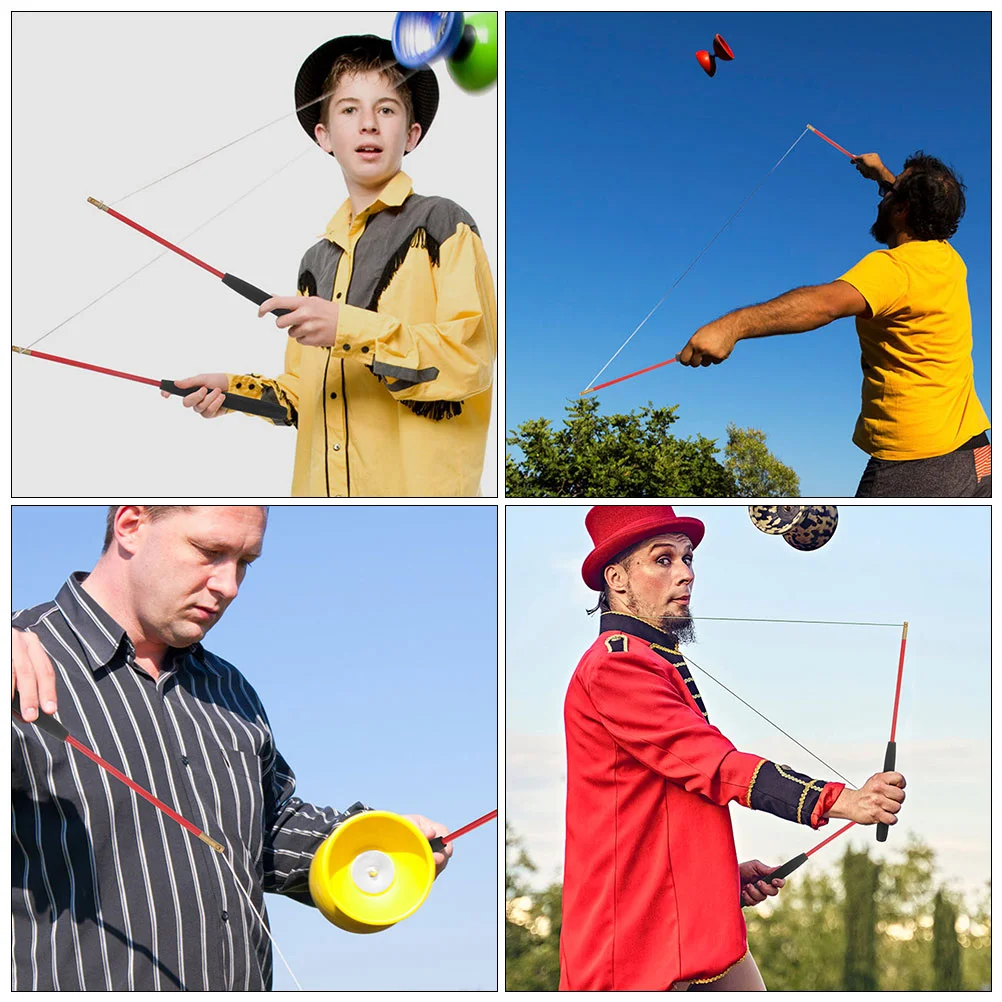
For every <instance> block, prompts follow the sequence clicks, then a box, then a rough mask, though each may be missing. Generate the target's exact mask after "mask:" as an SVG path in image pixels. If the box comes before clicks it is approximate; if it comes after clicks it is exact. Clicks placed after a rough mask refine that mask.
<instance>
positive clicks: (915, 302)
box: [841, 240, 991, 460]
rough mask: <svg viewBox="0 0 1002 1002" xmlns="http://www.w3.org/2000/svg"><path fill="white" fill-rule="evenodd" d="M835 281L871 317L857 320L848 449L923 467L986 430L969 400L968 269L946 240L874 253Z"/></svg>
mask: <svg viewBox="0 0 1002 1002" xmlns="http://www.w3.org/2000/svg"><path fill="white" fill-rule="evenodd" d="M841 280H842V281H843V282H848V283H849V284H850V285H852V286H853V288H855V289H857V290H858V291H859V293H860V294H861V295H862V296H863V298H864V299H865V300H866V302H867V304H868V305H869V307H870V310H871V311H872V313H873V317H872V318H870V319H863V318H862V317H857V318H856V333H857V334H858V335H859V346H860V349H861V351H862V358H861V362H862V366H863V403H862V408H861V410H860V415H859V419H858V420H857V422H856V430H855V432H854V433H853V436H852V440H853V442H855V443H856V445H858V446H859V447H860V448H861V449H862V450H863V451H864V452H868V453H869V454H870V455H871V456H874V457H875V458H876V459H895V460H902V459H929V458H931V457H932V456H944V455H946V454H947V453H948V452H953V450H954V449H957V448H959V447H960V446H961V445H963V444H964V443H965V442H967V441H968V440H969V439H971V438H973V437H974V436H975V435H978V434H980V433H981V432H983V431H986V430H987V429H988V428H989V427H991V425H990V423H989V421H988V417H987V415H986V414H985V412H984V408H982V406H981V403H980V401H979V400H978V397H977V394H976V393H975V392H974V362H973V360H972V358H971V349H972V347H973V339H972V337H971V306H970V303H969V302H968V299H967V266H966V265H965V264H964V262H963V259H962V258H961V257H960V255H959V254H958V253H957V252H956V251H955V250H954V249H953V248H952V247H951V246H950V245H949V244H948V243H947V242H946V241H945V240H912V241H909V242H908V243H905V244H902V245H901V246H900V247H894V248H892V249H890V250H878V251H874V252H873V253H872V254H867V255H866V257H864V258H863V260H862V261H860V262H859V264H857V265H855V266H854V267H853V268H850V269H849V271H847V272H846V273H845V274H844V275H842V276H841Z"/></svg>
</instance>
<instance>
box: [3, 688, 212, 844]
mask: <svg viewBox="0 0 1002 1002" xmlns="http://www.w3.org/2000/svg"><path fill="white" fill-rule="evenodd" d="M11 711H12V712H13V713H14V715H15V716H16V717H17V719H18V720H20V721H21V723H22V724H24V723H27V721H26V720H25V719H24V718H23V717H22V716H21V700H20V697H19V696H18V694H17V693H14V701H13V705H12V706H11ZM32 723H33V724H34V725H35V726H36V727H37V728H38V729H39V730H41V731H45V733H46V734H51V735H52V737H54V738H58V739H59V740H60V741H65V742H66V744H68V745H69V746H70V747H71V748H75V749H76V750H77V751H78V752H80V753H81V754H83V755H86V756H87V758H89V759H90V760H91V761H92V762H96V763H97V764H98V765H99V766H100V767H101V768H102V769H104V770H105V772H109V773H111V775H112V776H114V777H115V779H117V780H120V781H121V782H123V783H125V785H126V786H127V787H128V788H129V789H130V790H132V791H133V792H134V793H138V794H139V796H140V797H142V798H143V799H144V800H147V801H149V802H150V803H151V804H152V805H153V806H154V807H155V808H156V809H157V810H158V811H162V812H163V813H164V814H166V815H167V817H169V818H171V819H172V820H174V821H176V822H177V823H178V824H179V825H180V826H181V827H182V828H186V829H187V830H188V831H190V832H191V834H192V835H194V836H195V837H196V838H198V839H201V841H203V842H204V843H205V844H206V845H208V846H211V847H212V848H213V849H215V850H216V852H219V853H222V852H224V851H225V850H224V849H223V847H222V846H221V845H220V844H219V843H218V842H217V841H216V840H215V839H213V838H210V837H209V836H208V835H206V834H205V832H203V831H202V830H201V829H200V828H198V827H196V826H195V825H193V824H192V823H191V822H190V821H189V820H188V819H187V818H183V817H181V815H180V814H178V813H177V811H175V810H174V809H173V808H171V807H168V806H167V805H166V804H165V803H164V802H163V801H162V800H159V799H158V798H156V797H154V796H153V794H152V793H150V792H149V790H144V789H143V787H141V786H140V785H139V784H138V783H136V782H134V781H133V780H131V779H129V777H128V776H126V775H125V773H124V772H120V771H119V770H118V769H116V768H115V767H114V766H113V765H112V764H111V763H110V762H106V761H105V760H104V759H103V758H101V756H100V755H98V754H97V752H93V751H91V750H90V748H88V747H87V746H86V745H85V744H83V742H81V741H78V740H77V739H76V738H75V737H73V735H72V734H70V732H69V731H68V730H67V729H66V728H65V727H63V725H62V724H61V723H59V721H58V720H56V718H55V717H52V716H50V715H49V714H47V713H39V715H38V719H37V720H33V721H32Z"/></svg>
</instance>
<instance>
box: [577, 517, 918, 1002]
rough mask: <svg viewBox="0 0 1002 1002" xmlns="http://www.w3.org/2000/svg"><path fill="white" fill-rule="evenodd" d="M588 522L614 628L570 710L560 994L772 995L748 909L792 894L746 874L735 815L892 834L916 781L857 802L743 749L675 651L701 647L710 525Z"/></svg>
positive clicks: (755, 866)
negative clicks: (719, 722) (697, 615)
mask: <svg viewBox="0 0 1002 1002" xmlns="http://www.w3.org/2000/svg"><path fill="white" fill-rule="evenodd" d="M585 524H586V525H587V527H588V531H589V532H590V534H591V537H592V541H593V542H594V547H595V548H594V549H593V550H592V552H591V553H590V554H589V556H588V558H587V559H586V560H585V562H584V566H583V567H582V575H583V577H584V580H585V583H586V584H587V585H588V587H589V588H591V589H593V590H594V591H598V592H601V597H600V599H599V608H600V609H601V610H602V622H601V632H600V635H599V638H598V640H596V642H595V643H594V644H593V645H592V646H591V647H590V648H589V649H588V651H587V652H586V653H585V655H584V657H583V658H582V659H581V661H580V663H579V664H578V666H577V669H576V671H575V672H574V676H573V678H572V679H571V683H570V687H569V688H568V691H567V698H566V701H565V704H564V724H565V729H566V737H567V842H566V851H565V856H564V891H563V928H562V931H561V937H560V967H561V971H560V988H561V990H565V991H582V990H591V991H609V990H634V991H637V990H649V991H664V990H666V989H670V988H674V989H676V990H685V989H688V990H690V991H691V990H696V989H710V990H722V991H754V990H759V991H763V990H765V985H764V984H763V982H762V978H761V976H760V975H759V972H758V968H757V967H756V966H755V961H754V959H753V958H752V957H751V955H750V954H749V953H748V943H747V933H746V929H745V923H744V918H743V916H742V914H741V906H742V904H744V905H752V904H757V903H759V902H760V901H763V900H765V897H766V895H773V894H776V893H778V888H779V887H782V885H783V881H782V880H779V879H777V880H775V881H768V874H769V873H770V872H771V868H770V867H767V866H765V865H764V864H762V863H760V862H759V861H758V860H753V861H751V862H748V863H741V864H740V865H739V864H738V861H737V855H736V852H735V848H734V836H733V833H732V831H731V821H730V814H729V813H728V808H727V805H728V803H730V801H732V800H733V801H737V802H738V803H740V804H741V805H742V806H744V807H749V808H751V809H752V810H762V811H768V812H769V813H771V814H775V815H776V816H777V817H781V818H784V819H786V820H788V821H794V822H796V823H797V824H803V825H807V826H809V827H811V828H820V827H821V826H823V825H825V824H827V819H828V818H847V819H851V820H853V821H856V822H858V823H859V824H867V825H870V824H876V823H877V822H883V823H884V824H888V825H892V824H895V823H896V821H897V817H896V815H897V813H898V811H899V810H900V809H901V804H902V802H903V801H904V799H905V794H904V786H905V780H904V777H903V776H902V775H901V774H900V773H897V772H886V773H879V774H877V775H875V776H872V777H871V778H870V779H869V780H867V782H866V784H865V785H864V786H863V788H862V789H861V790H851V789H847V788H846V787H845V786H844V784H842V783H826V782H825V781H823V780H817V779H811V777H809V776H806V775H803V774H802V773H798V772H794V771H793V770H792V769H791V768H790V767H789V766H786V765H778V764H776V763H774V762H770V761H769V760H768V759H764V758H762V757H761V756H759V755H750V754H746V753H745V752H740V751H738V750H737V749H736V748H735V747H734V745H733V744H731V742H730V741H728V740H727V738H726V737H724V735H723V734H721V732H720V731H719V730H717V728H716V727H714V726H713V725H712V724H711V723H710V722H709V719H708V717H707V713H706V709H705V706H704V704H703V700H702V697H701V696H700V694H699V690H698V689H697V687H696V683H695V681H694V680H693V678H692V677H691V673H690V671H689V669H688V667H687V666H686V663H685V659H684V658H683V657H682V655H681V654H680V653H679V650H678V647H679V645H680V644H681V643H684V642H685V641H686V640H691V639H692V637H693V631H692V623H691V620H690V618H689V598H690V595H691V592H692V584H693V580H694V575H693V571H692V559H693V550H694V549H695V547H696V546H698V545H699V542H700V540H701V539H702V538H703V532H704V527H703V523H702V522H700V521H698V520H697V519H694V518H681V517H676V516H675V513H674V511H673V510H672V509H671V508H670V507H668V506H636V505H606V506H599V507H596V508H592V510H591V511H590V512H589V513H588V516H587V517H586V519H585ZM761 877H765V878H766V879H765V880H761V879H759V878H761Z"/></svg>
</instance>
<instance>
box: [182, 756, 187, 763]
mask: <svg viewBox="0 0 1002 1002" xmlns="http://www.w3.org/2000/svg"><path fill="white" fill-rule="evenodd" d="M187 764H188V756H187V755H182V756H181V765H187Z"/></svg>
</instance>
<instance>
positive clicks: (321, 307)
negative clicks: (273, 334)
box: [257, 296, 340, 348]
mask: <svg viewBox="0 0 1002 1002" xmlns="http://www.w3.org/2000/svg"><path fill="white" fill-rule="evenodd" d="M272 310H291V311H292V312H291V313H286V314H285V315H284V316H281V317H277V318H276V320H275V326H276V327H279V328H281V329H282V330H285V329H286V328H288V330H289V337H293V338H295V339H296V340H297V341H298V342H299V343H300V344H306V345H312V346H313V347H314V348H330V347H331V346H332V345H333V344H334V341H335V339H336V337H337V320H338V315H339V313H340V307H339V306H338V304H337V303H335V302H332V301H331V300H329V299H321V298H320V297H319V296H306V297H304V296H272V298H271V299H268V300H266V301H265V302H263V303H262V304H261V307H260V309H259V310H258V311H257V315H258V316H259V317H263V316H267V314H269V313H271V311H272Z"/></svg>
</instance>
